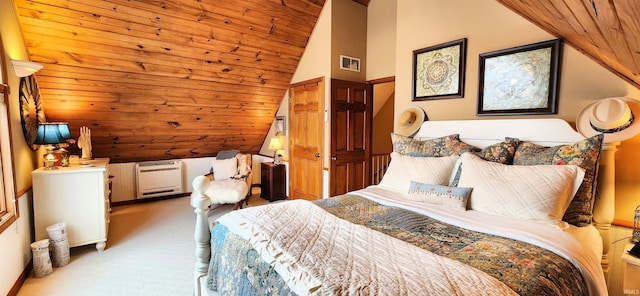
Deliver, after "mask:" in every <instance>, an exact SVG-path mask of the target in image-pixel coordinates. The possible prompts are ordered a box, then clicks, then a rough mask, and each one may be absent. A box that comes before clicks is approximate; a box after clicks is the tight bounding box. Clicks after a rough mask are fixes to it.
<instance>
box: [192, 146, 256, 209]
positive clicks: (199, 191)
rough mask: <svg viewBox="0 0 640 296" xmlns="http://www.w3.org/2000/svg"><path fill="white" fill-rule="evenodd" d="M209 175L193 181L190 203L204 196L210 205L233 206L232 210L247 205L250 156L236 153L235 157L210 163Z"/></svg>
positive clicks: (249, 185)
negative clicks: (243, 204)
mask: <svg viewBox="0 0 640 296" xmlns="http://www.w3.org/2000/svg"><path fill="white" fill-rule="evenodd" d="M211 168H212V170H211V173H209V174H206V175H201V176H197V177H195V178H194V179H193V183H192V185H193V193H192V194H191V201H192V202H193V201H194V200H200V198H196V197H201V196H205V197H207V198H208V200H209V201H210V202H211V204H212V205H213V204H232V203H234V204H235V208H234V209H238V208H242V203H243V202H244V203H245V204H248V197H249V196H250V194H251V154H244V153H238V154H236V155H235V157H230V158H226V159H219V158H218V157H217V158H215V159H213V161H212V166H211Z"/></svg>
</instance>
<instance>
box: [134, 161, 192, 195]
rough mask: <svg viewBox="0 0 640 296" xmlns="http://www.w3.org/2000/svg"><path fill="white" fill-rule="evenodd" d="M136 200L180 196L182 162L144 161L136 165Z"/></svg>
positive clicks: (181, 190)
mask: <svg viewBox="0 0 640 296" xmlns="http://www.w3.org/2000/svg"><path fill="white" fill-rule="evenodd" d="M136 180H137V182H136V183H137V187H138V192H137V198H149V197H157V196H166V195H173V194H180V193H182V192H183V189H182V188H183V185H182V161H180V160H167V161H146V162H138V163H136Z"/></svg>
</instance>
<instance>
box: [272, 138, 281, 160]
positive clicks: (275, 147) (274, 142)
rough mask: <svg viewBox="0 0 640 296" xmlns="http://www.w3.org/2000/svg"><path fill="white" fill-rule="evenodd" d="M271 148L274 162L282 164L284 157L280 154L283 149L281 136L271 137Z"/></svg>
mask: <svg viewBox="0 0 640 296" xmlns="http://www.w3.org/2000/svg"><path fill="white" fill-rule="evenodd" d="M269 149H271V150H273V164H276V165H278V164H281V163H282V159H281V157H280V156H279V154H278V151H280V150H282V142H280V138H279V137H273V138H271V141H269Z"/></svg>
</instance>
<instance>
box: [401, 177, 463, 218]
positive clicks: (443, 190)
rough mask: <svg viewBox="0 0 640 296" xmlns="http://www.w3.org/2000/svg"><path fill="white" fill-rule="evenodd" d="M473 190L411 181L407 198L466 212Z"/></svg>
mask: <svg viewBox="0 0 640 296" xmlns="http://www.w3.org/2000/svg"><path fill="white" fill-rule="evenodd" d="M470 193H471V188H468V187H450V186H443V185H436V184H424V183H419V182H414V181H411V182H410V183H409V194H408V195H407V198H408V199H410V200H415V201H419V202H426V203H430V204H434V205H442V206H445V207H449V208H454V209H457V210H462V211H465V210H466V209H467V200H469V194H470Z"/></svg>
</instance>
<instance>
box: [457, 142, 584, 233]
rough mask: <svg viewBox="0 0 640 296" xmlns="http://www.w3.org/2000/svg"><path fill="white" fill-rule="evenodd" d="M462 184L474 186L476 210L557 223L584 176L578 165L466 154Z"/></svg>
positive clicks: (471, 200)
mask: <svg viewBox="0 0 640 296" xmlns="http://www.w3.org/2000/svg"><path fill="white" fill-rule="evenodd" d="M460 160H461V162H462V173H461V175H460V182H459V183H458V186H461V187H472V188H473V191H472V192H471V196H470V197H469V208H470V209H472V210H476V211H480V212H486V213H490V214H496V215H501V216H506V217H514V218H520V219H525V220H532V221H539V222H545V223H550V224H555V225H558V226H560V227H562V225H563V223H562V216H563V215H564V212H565V211H566V210H567V207H569V203H570V202H571V199H572V198H573V195H574V194H575V192H576V191H577V190H578V188H579V187H580V184H581V183H582V179H583V178H584V170H583V169H582V168H580V167H578V166H575V165H534V166H519V165H504V164H500V163H495V162H489V161H486V160H482V159H481V158H479V157H478V156H476V155H473V154H471V153H465V154H463V155H462V156H461V157H460Z"/></svg>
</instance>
